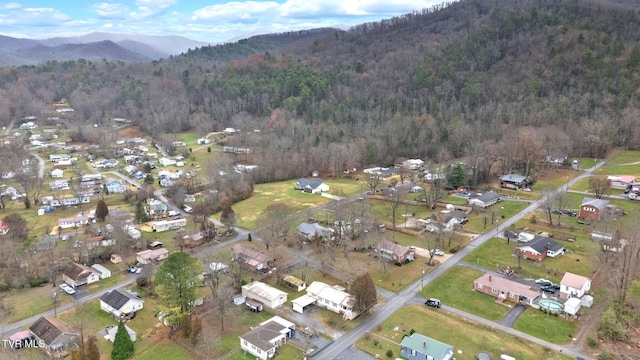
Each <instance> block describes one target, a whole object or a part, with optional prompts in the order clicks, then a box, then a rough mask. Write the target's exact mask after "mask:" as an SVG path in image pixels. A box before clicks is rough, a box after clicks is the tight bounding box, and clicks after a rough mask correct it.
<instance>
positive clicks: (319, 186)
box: [295, 178, 329, 194]
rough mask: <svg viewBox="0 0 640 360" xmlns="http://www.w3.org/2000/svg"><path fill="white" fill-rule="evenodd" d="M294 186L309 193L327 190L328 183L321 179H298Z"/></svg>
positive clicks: (320, 192)
mask: <svg viewBox="0 0 640 360" xmlns="http://www.w3.org/2000/svg"><path fill="white" fill-rule="evenodd" d="M295 188H296V190H302V191H304V192H306V193H310V194H322V193H323V192H326V191H329V185H327V184H325V183H324V181H322V179H307V178H302V179H298V181H297V182H296V185H295Z"/></svg>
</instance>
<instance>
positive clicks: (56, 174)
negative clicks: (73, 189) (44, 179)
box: [51, 169, 64, 179]
mask: <svg viewBox="0 0 640 360" xmlns="http://www.w3.org/2000/svg"><path fill="white" fill-rule="evenodd" d="M51 177H52V178H54V179H60V178H62V177H64V170H62V169H54V170H52V171H51Z"/></svg>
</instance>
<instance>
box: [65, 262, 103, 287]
mask: <svg viewBox="0 0 640 360" xmlns="http://www.w3.org/2000/svg"><path fill="white" fill-rule="evenodd" d="M62 280H63V281H64V282H65V283H67V284H69V285H71V286H73V287H76V286H82V285H85V284H93V283H94V282H96V281H98V280H100V275H99V274H98V273H97V272H95V271H94V270H93V269H91V268H90V267H88V266H86V265H83V264H78V263H73V264H71V265H69V266H67V267H66V268H65V269H64V270H63V272H62Z"/></svg>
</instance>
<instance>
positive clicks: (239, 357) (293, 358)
mask: <svg viewBox="0 0 640 360" xmlns="http://www.w3.org/2000/svg"><path fill="white" fill-rule="evenodd" d="M236 343H238V341H237V339H236ZM236 345H237V346H238V350H237V351H236V352H235V353H234V354H233V355H232V356H230V357H228V358H227V359H228V360H255V359H256V357H255V356H254V355H251V354H249V353H247V354H245V353H244V352H243V351H242V350H241V349H240V348H239V346H240V344H239V343H238V344H236ZM303 358H304V356H303V355H302V351H301V350H300V349H298V348H296V347H294V346H293V345H289V344H285V345H283V346H281V347H279V348H278V350H276V355H275V359H283V360H284V359H286V360H301V359H303Z"/></svg>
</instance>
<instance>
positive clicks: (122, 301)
mask: <svg viewBox="0 0 640 360" xmlns="http://www.w3.org/2000/svg"><path fill="white" fill-rule="evenodd" d="M143 307H144V301H143V300H142V299H140V297H139V296H137V295H136V294H134V293H131V292H129V291H127V290H122V289H116V290H112V291H109V292H106V293H104V294H103V295H102V296H101V297H100V309H102V310H104V311H106V312H107V313H109V314H111V315H112V316H113V317H115V318H116V319H121V318H131V317H132V316H133V314H134V313H135V312H137V311H140V310H142V308H143Z"/></svg>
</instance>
